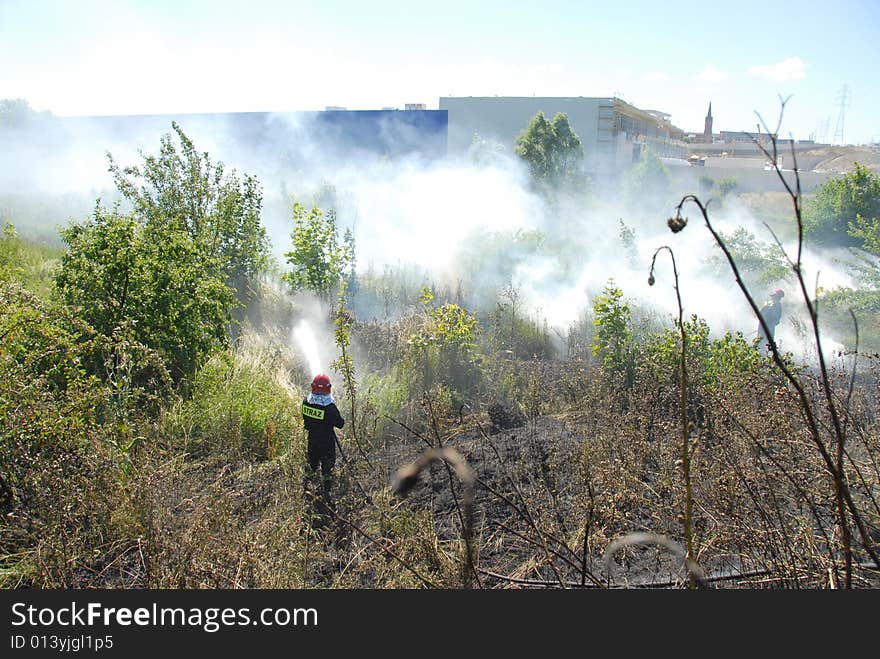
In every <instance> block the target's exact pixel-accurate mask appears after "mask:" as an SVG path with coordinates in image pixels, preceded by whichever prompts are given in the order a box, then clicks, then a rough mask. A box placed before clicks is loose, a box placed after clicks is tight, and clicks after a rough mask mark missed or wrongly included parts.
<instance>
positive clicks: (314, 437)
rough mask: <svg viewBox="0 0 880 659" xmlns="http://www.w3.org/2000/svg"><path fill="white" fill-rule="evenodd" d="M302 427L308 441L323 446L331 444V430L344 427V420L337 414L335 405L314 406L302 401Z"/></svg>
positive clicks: (332, 439)
mask: <svg viewBox="0 0 880 659" xmlns="http://www.w3.org/2000/svg"><path fill="white" fill-rule="evenodd" d="M302 416H303V425H304V426H305V429H306V431H307V432H308V433H309V441H310V442H317V443H320V444H325V443H327V442H329V443H330V444H331V445H332V444H333V442H334V440H335V438H334V437H333V428H334V427H336V428H341V427H342V426H344V425H345V419H343V418H342V415H341V414H340V413H339V408H338V407H336V403H330V404H329V405H315V404H313V403H309V401H308V399H307V398H305V399H303V403H302Z"/></svg>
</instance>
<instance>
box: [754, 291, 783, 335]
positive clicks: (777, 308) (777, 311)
mask: <svg viewBox="0 0 880 659" xmlns="http://www.w3.org/2000/svg"><path fill="white" fill-rule="evenodd" d="M784 297H785V293H783V292H782V290H781V289H779V288H777V289H776V290H775V291H773V292H772V293H771V294H770V299H769V300H768V301H767V303H766V304H765V305H764V306H763V307H761V318H763V319H764V323H765V324H766V325H767V330H768V331H769V332H770V337H769V338H768V337H767V335H766V334H765V333H764V328H763V327H762V326H761V323H760V322H759V323H758V338H759V339H760V340H761V346H762V348H764V349H765V350H766V349H768V347H769V343H770V341H774V342H775V341H776V339H775V336H776V326H777V325H778V324H779V320H780V319H781V318H782V301H781V300H782V298H784Z"/></svg>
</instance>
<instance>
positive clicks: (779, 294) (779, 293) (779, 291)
mask: <svg viewBox="0 0 880 659" xmlns="http://www.w3.org/2000/svg"><path fill="white" fill-rule="evenodd" d="M770 297H785V292H784V291H783V290H782V289H781V288H777V289H776V290H775V291H773V292H772V293H770Z"/></svg>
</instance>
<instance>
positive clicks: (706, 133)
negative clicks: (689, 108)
mask: <svg viewBox="0 0 880 659" xmlns="http://www.w3.org/2000/svg"><path fill="white" fill-rule="evenodd" d="M703 139H704V140H705V141H706V142H711V141H712V101H709V112H708V114H706V123H705V124H704V126H703Z"/></svg>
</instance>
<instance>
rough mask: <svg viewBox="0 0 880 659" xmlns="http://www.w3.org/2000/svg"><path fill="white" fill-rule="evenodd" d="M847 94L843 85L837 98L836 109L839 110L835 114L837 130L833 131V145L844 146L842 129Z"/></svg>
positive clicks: (847, 91) (847, 90) (846, 89)
mask: <svg viewBox="0 0 880 659" xmlns="http://www.w3.org/2000/svg"><path fill="white" fill-rule="evenodd" d="M848 93H849V89H848V88H847V86H846V85H844V86H843V87H842V88H841V90H840V96H838V97H837V107H838V108H840V110H839V112H838V113H837V128H835V129H834V143H835V144H844V139H843V135H844V133H843V128H844V119H845V117H846V101H847V94H848Z"/></svg>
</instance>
